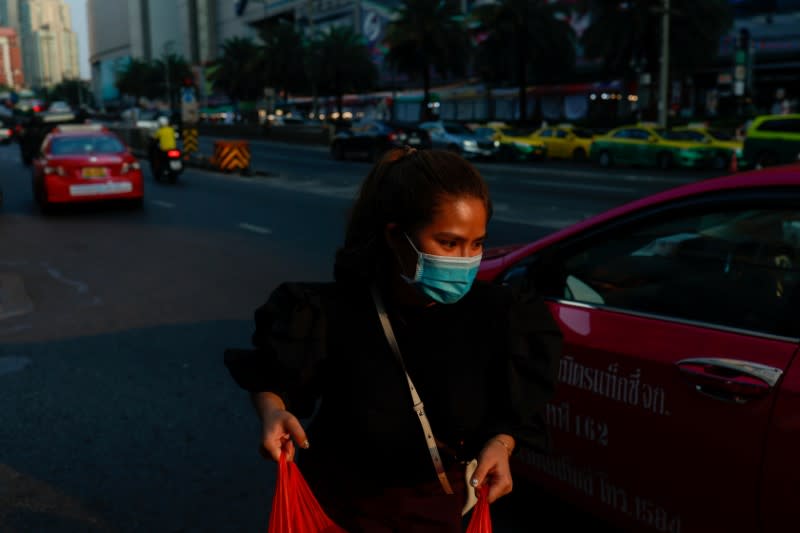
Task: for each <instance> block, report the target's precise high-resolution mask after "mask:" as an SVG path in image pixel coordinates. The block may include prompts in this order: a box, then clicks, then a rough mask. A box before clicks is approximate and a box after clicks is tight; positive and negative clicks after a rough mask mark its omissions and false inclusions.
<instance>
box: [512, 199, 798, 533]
mask: <svg viewBox="0 0 800 533" xmlns="http://www.w3.org/2000/svg"><path fill="white" fill-rule="evenodd" d="M798 224H800V195H798V193H796V192H788V191H785V190H780V191H775V192H774V193H768V194H758V193H755V192H753V191H750V190H741V191H738V192H736V193H726V194H724V195H722V194H721V195H719V196H706V197H704V198H703V199H702V200H701V201H700V200H698V201H681V202H677V203H674V204H672V205H669V206H658V207H654V208H652V209H651V210H650V211H648V212H643V213H639V214H637V215H635V216H629V217H627V218H626V219H625V220H620V221H617V222H615V223H613V224H607V225H606V226H604V227H603V228H599V229H597V230H595V231H592V232H589V233H584V234H582V235H580V236H578V237H576V238H574V239H572V240H570V241H569V242H566V243H562V244H560V245H555V246H552V247H551V248H549V249H546V250H542V251H539V252H538V253H536V254H535V255H533V256H531V258H529V260H528V261H529V262H528V264H525V262H523V263H521V264H519V265H517V266H515V267H513V268H511V269H510V270H509V271H508V272H507V273H506V274H505V276H503V278H502V279H503V281H504V282H505V283H508V284H512V285H513V284H526V283H527V284H534V285H535V286H537V287H538V288H539V290H540V291H541V292H542V293H543V294H544V295H545V296H546V297H547V299H548V302H549V305H550V308H551V310H552V313H553V316H554V317H555V318H556V320H557V321H558V323H559V324H560V327H561V329H562V331H563V333H564V350H563V355H562V358H561V361H560V365H559V369H558V388H557V393H556V396H555V398H554V399H553V400H552V401H551V402H550V404H549V405H548V407H547V412H546V414H547V423H548V425H549V427H550V429H551V432H552V436H553V442H554V450H555V453H554V454H553V455H550V456H546V455H541V454H537V453H533V452H523V453H521V454H520V458H521V460H522V462H523V465H524V466H523V468H522V472H524V475H530V476H532V477H534V478H535V479H537V480H538V481H539V482H541V483H544V484H545V485H547V486H548V487H550V488H551V489H552V490H555V491H556V492H559V493H560V494H562V495H565V496H566V497H567V498H568V499H569V500H571V501H573V502H575V503H577V504H579V505H580V506H582V507H585V508H587V509H590V510H592V511H593V512H596V513H599V514H601V515H604V516H606V517H607V518H609V519H610V520H611V521H612V522H614V523H615V524H617V525H619V526H622V527H626V528H633V529H635V530H643V531H662V532H671V533H677V532H681V533H692V532H697V533H711V532H751V531H757V530H758V512H757V511H758V510H757V503H758V497H759V489H758V488H759V481H760V474H761V467H762V462H763V459H764V455H763V454H764V443H765V440H766V436H767V433H768V429H769V421H770V414H771V411H772V409H773V406H774V404H775V398H776V394H777V392H776V386H777V384H778V383H779V381H780V378H781V375H782V373H783V372H785V371H786V369H787V367H788V365H789V363H790V362H791V360H792V357H793V354H794V353H795V351H796V349H797V344H798V318H797V317H798V314H797V308H798V306H797V304H798V296H799V294H798V293H799V292H800V244H799V243H800V239H798V236H800V231H798V229H799V228H800V226H798Z"/></svg>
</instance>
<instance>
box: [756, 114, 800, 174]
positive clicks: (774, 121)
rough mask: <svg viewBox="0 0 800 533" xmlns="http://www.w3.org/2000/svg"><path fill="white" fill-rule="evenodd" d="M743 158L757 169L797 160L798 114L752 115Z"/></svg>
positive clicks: (799, 147)
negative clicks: (752, 118)
mask: <svg viewBox="0 0 800 533" xmlns="http://www.w3.org/2000/svg"><path fill="white" fill-rule="evenodd" d="M744 158H745V159H746V160H747V161H752V162H753V164H754V165H755V166H756V167H759V168H761V167H770V166H773V165H779V164H783V163H791V162H793V161H798V160H800V114H795V115H762V116H760V117H756V119H755V120H753V122H752V123H751V124H750V126H749V127H748V128H747V136H746V137H745V140H744Z"/></svg>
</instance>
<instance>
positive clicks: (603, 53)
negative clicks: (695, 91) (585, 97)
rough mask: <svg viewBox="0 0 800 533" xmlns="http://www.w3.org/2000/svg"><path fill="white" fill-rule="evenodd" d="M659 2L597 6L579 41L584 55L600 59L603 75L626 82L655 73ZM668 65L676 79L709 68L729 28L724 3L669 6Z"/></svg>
mask: <svg viewBox="0 0 800 533" xmlns="http://www.w3.org/2000/svg"><path fill="white" fill-rule="evenodd" d="M661 5H662V2H661V1H660V0H628V1H627V2H619V1H614V0H605V1H603V2H600V3H599V5H598V7H597V11H596V18H595V20H594V23H593V24H592V26H591V27H590V28H589V29H588V30H587V31H586V33H585V34H584V36H583V42H584V45H585V47H586V50H587V53H588V54H590V55H594V56H595V57H602V58H603V60H604V62H605V68H606V71H607V72H609V73H610V74H612V75H617V76H627V75H630V74H632V73H633V72H634V71H635V69H636V67H637V66H638V68H640V69H642V70H645V71H650V72H654V73H655V72H658V68H659V67H658V65H659V58H660V56H661V11H660V6H661ZM671 8H672V10H673V14H672V20H671V24H670V42H671V44H672V45H671V46H670V65H671V70H672V71H673V72H675V73H686V72H691V71H693V70H694V69H696V68H697V67H699V66H701V65H704V64H708V63H710V62H711V61H712V60H713V59H714V57H715V55H716V54H717V52H718V50H719V40H720V38H721V37H722V36H723V35H724V34H725V32H727V31H728V30H729V29H730V27H731V24H732V23H733V18H732V13H731V9H730V6H729V4H728V1H727V0H703V1H698V0H671Z"/></svg>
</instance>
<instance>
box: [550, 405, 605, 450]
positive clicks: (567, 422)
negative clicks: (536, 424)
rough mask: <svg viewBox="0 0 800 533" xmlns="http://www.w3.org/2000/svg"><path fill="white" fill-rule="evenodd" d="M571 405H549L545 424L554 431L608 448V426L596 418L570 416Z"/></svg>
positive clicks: (577, 415)
mask: <svg viewBox="0 0 800 533" xmlns="http://www.w3.org/2000/svg"><path fill="white" fill-rule="evenodd" d="M570 410H571V407H570V404H569V403H567V402H562V403H560V404H558V405H556V404H553V403H548V404H547V406H546V409H545V422H546V423H547V425H549V426H550V427H552V428H553V429H556V430H559V431H563V432H564V433H569V434H571V435H575V436H576V437H579V438H582V439H586V440H589V441H592V442H595V443H597V444H599V445H600V446H608V424H607V423H606V422H603V421H601V420H597V419H596V418H594V417H592V416H589V415H585V414H576V415H575V416H574V417H573V416H571V415H570Z"/></svg>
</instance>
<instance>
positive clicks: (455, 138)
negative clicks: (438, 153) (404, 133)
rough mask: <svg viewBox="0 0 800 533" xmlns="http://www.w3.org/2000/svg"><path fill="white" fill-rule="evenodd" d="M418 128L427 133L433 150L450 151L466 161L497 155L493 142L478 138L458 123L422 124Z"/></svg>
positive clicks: (437, 122)
mask: <svg viewBox="0 0 800 533" xmlns="http://www.w3.org/2000/svg"><path fill="white" fill-rule="evenodd" d="M419 127H420V129H423V130H425V131H427V132H428V134H429V135H430V138H431V143H432V145H433V147H434V148H438V149H440V150H451V151H453V152H456V153H458V154H460V155H462V156H463V157H465V158H468V159H471V158H476V157H484V158H492V157H494V156H495V155H496V154H497V147H496V146H495V145H494V141H492V140H490V139H485V138H480V137H478V136H477V135H475V132H473V131H472V130H470V129H469V128H467V127H466V126H464V125H462V124H459V123H458V122H450V121H436V122H423V123H422V124H420V125H419Z"/></svg>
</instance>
